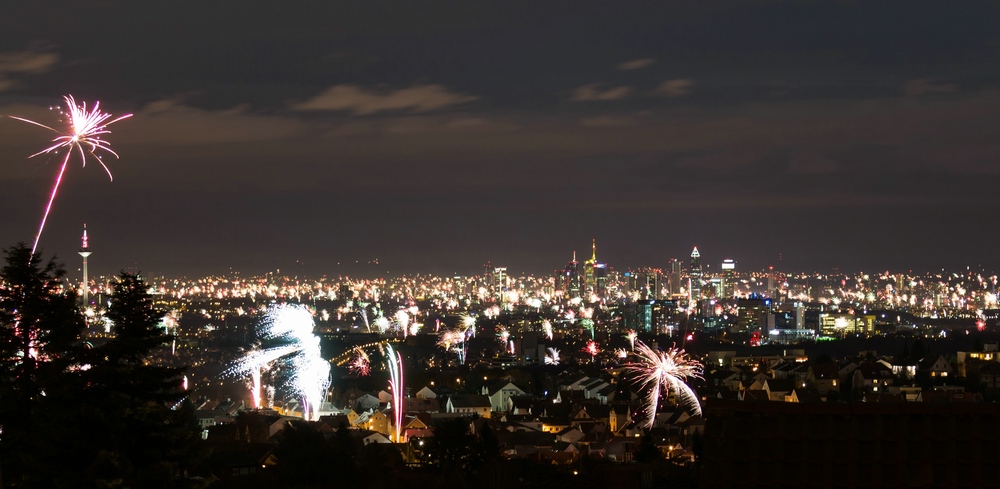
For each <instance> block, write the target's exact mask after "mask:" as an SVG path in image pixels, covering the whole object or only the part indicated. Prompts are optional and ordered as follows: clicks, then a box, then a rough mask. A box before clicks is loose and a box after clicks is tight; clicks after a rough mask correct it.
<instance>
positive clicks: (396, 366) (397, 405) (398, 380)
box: [385, 345, 403, 443]
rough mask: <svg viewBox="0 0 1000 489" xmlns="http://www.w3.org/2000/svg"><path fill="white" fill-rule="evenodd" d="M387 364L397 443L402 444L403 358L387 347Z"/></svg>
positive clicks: (389, 346)
mask: <svg viewBox="0 0 1000 489" xmlns="http://www.w3.org/2000/svg"><path fill="white" fill-rule="evenodd" d="M386 353H387V355H386V357H385V359H386V362H387V363H388V366H389V390H391V391H392V414H393V418H394V420H393V421H394V424H395V425H396V426H395V429H396V439H395V440H394V441H395V442H396V443H401V442H402V438H401V437H400V433H401V431H402V429H403V356H402V355H400V354H399V353H398V352H396V350H394V349H393V348H392V345H386Z"/></svg>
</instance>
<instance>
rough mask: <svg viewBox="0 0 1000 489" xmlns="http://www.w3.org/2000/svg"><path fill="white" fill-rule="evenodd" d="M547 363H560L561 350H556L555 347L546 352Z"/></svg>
mask: <svg viewBox="0 0 1000 489" xmlns="http://www.w3.org/2000/svg"><path fill="white" fill-rule="evenodd" d="M545 364H546V365H559V350H556V349H555V348H549V349H548V353H546V354H545Z"/></svg>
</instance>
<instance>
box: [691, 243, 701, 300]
mask: <svg viewBox="0 0 1000 489" xmlns="http://www.w3.org/2000/svg"><path fill="white" fill-rule="evenodd" d="M688 278H689V279H691V289H690V290H691V304H692V305H693V304H694V303H695V302H698V301H699V300H701V280H702V276H701V253H699V252H698V247H697V246H695V247H694V251H692V252H691V268H690V269H688Z"/></svg>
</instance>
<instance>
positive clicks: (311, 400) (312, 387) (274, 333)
mask: <svg viewBox="0 0 1000 489" xmlns="http://www.w3.org/2000/svg"><path fill="white" fill-rule="evenodd" d="M261 327H262V328H263V334H262V337H263V339H264V340H275V339H278V340H285V341H289V342H290V343H289V344H288V345H284V346H278V347H274V348H268V349H265V350H253V351H251V352H250V353H248V354H247V355H246V356H245V357H244V358H242V359H240V360H239V361H238V362H237V363H236V364H235V365H233V366H232V367H230V369H229V370H228V371H227V373H230V374H233V375H239V374H243V375H246V374H248V373H251V374H252V372H253V371H254V370H257V371H258V372H259V369H261V368H264V367H265V366H267V365H269V364H271V362H275V361H277V360H279V359H284V360H283V361H285V362H286V364H287V365H288V366H289V367H290V368H291V375H290V378H289V382H288V385H287V388H288V390H289V391H291V393H292V394H293V395H295V396H296V397H298V398H300V399H301V400H302V407H303V416H304V417H305V418H306V419H315V418H316V417H317V416H318V414H319V408H320V404H321V403H322V401H323V397H324V394H325V393H326V390H327V389H328V388H329V387H330V364H329V363H328V362H327V361H326V360H324V359H323V355H322V354H321V352H320V346H319V338H318V337H317V336H316V335H315V334H313V327H314V323H313V316H312V314H311V313H310V312H309V310H308V309H307V308H306V307H305V306H301V305H280V306H278V307H276V308H274V309H272V310H271V311H268V313H267V314H266V315H265V317H264V320H263V321H262V323H261Z"/></svg>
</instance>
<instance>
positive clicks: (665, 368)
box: [625, 341, 702, 428]
mask: <svg viewBox="0 0 1000 489" xmlns="http://www.w3.org/2000/svg"><path fill="white" fill-rule="evenodd" d="M635 349H636V355H638V357H639V361H638V362H637V363H630V364H628V365H626V366H625V370H626V371H627V372H630V373H633V374H636V376H637V377H636V378H635V380H634V382H635V383H636V384H637V385H639V387H640V389H648V392H647V393H646V402H645V411H646V414H647V416H648V420H647V426H648V427H650V428H652V427H653V422H654V421H655V420H656V409H657V406H659V403H660V393H661V392H662V391H666V392H667V393H669V392H670V391H671V390H673V391H674V392H675V393H676V394H677V397H678V399H679V403H683V404H686V405H688V406H689V407H690V408H691V409H692V410H693V411H694V412H695V414H696V415H700V414H701V404H700V403H699V402H698V396H697V395H696V394H695V393H694V391H693V390H691V387H688V385H687V384H686V383H685V382H686V381H687V379H688V378H691V377H694V378H701V372H702V366H701V363H699V362H698V361H697V360H692V359H691V358H690V357H688V355H687V353H685V352H684V350H681V349H678V348H671V349H669V350H667V351H659V350H654V349H652V348H650V347H649V346H647V345H646V344H645V343H643V342H641V341H636V344H635Z"/></svg>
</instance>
